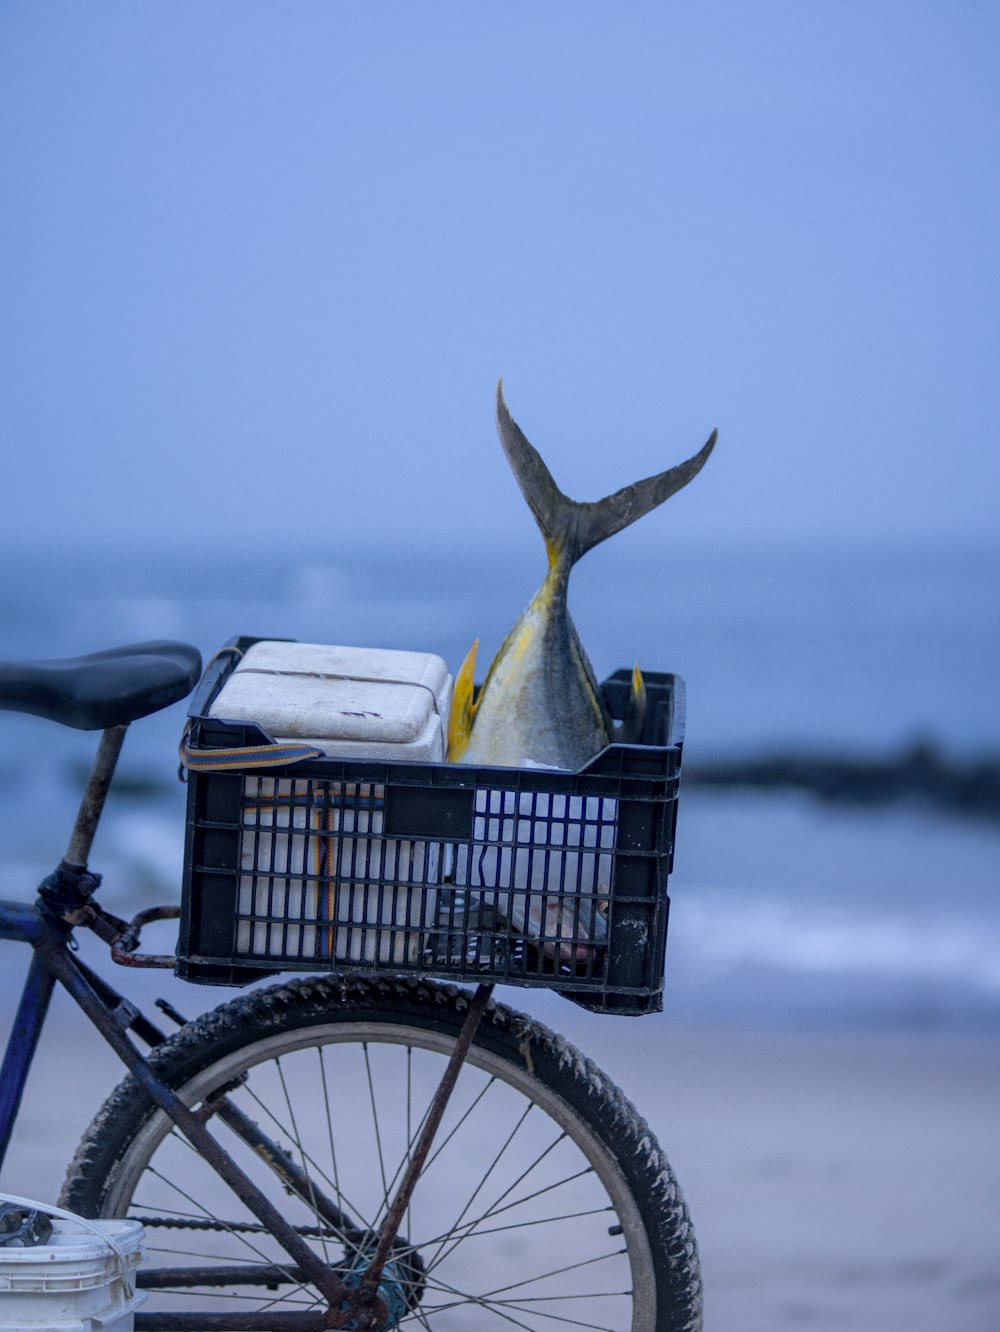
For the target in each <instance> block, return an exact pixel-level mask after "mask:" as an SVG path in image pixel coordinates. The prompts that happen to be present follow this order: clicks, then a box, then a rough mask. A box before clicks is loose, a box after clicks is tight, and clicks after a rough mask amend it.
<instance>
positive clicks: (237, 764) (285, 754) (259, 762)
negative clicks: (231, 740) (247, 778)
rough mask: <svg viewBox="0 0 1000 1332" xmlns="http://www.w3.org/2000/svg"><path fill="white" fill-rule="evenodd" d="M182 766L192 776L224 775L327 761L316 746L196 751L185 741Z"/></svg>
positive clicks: (181, 745)
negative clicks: (240, 769) (312, 759)
mask: <svg viewBox="0 0 1000 1332" xmlns="http://www.w3.org/2000/svg"><path fill="white" fill-rule="evenodd" d="M178 751H179V753H180V756H181V763H182V764H183V765H184V767H185V768H188V769H189V770H190V771H191V772H224V771H226V770H227V769H234V768H281V767H284V766H285V765H286V764H289V763H299V762H300V761H301V760H302V759H311V758H323V757H324V754H323V750H322V749H315V748H314V747H313V746H312V745H245V746H241V747H238V748H233V749H195V748H194V747H193V746H192V745H189V744H188V742H187V737H186V736H185V737H184V738H182V740H181V743H180V745H179V746H178Z"/></svg>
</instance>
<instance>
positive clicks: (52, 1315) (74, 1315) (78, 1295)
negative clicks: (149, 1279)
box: [0, 1221, 146, 1332]
mask: <svg viewBox="0 0 1000 1332" xmlns="http://www.w3.org/2000/svg"><path fill="white" fill-rule="evenodd" d="M87 1224H88V1226H93V1227H94V1229H99V1230H100V1231H101V1232H102V1233H103V1234H104V1235H107V1236H109V1237H110V1238H111V1239H113V1240H114V1242H115V1246H117V1250H116V1247H115V1246H113V1245H112V1244H110V1243H109V1242H108V1241H107V1240H106V1239H102V1238H101V1235H98V1234H95V1233H94V1231H93V1230H85V1229H83V1228H82V1226H81V1224H80V1223H78V1222H75V1221H55V1222H53V1226H52V1234H51V1236H50V1237H49V1240H48V1242H47V1243H46V1244H40V1245H36V1246H33V1247H31V1248H26V1249H21V1248H8V1247H3V1248H0V1332H132V1328H133V1326H134V1314H135V1311H136V1309H137V1308H138V1307H139V1305H140V1304H142V1303H143V1302H144V1301H145V1299H146V1296H145V1294H144V1292H142V1291H136V1290H135V1269H136V1268H137V1267H138V1265H139V1263H140V1262H141V1260H142V1226H141V1225H140V1224H139V1222H138V1221H94V1222H88V1223H87ZM122 1257H124V1260H125V1264H126V1267H127V1269H128V1270H127V1272H123V1271H122Z"/></svg>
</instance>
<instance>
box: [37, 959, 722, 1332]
mask: <svg viewBox="0 0 1000 1332" xmlns="http://www.w3.org/2000/svg"><path fill="white" fill-rule="evenodd" d="M467 1007H468V995H467V994H466V993H464V992H462V991H459V990H456V989H454V988H452V987H446V986H443V985H434V984H428V983H419V982H415V983H409V982H404V981H388V982H384V983H382V982H373V983H368V982H361V981H345V980H341V979H339V978H323V979H319V980H316V979H306V980H302V981H295V982H292V983H291V984H288V985H281V986H274V987H271V988H268V989H262V990H257V991H254V992H252V993H250V994H247V995H243V996H241V997H239V998H238V999H236V1000H234V1001H233V1002H231V1003H228V1004H225V1005H223V1006H222V1007H220V1008H218V1009H216V1010H215V1011H214V1012H212V1013H209V1014H207V1015H205V1016H204V1017H202V1018H199V1019H198V1020H197V1021H195V1022H192V1023H189V1024H188V1025H187V1026H186V1027H185V1028H183V1030H182V1031H180V1032H178V1033H177V1035H176V1036H174V1037H172V1038H171V1039H170V1040H169V1041H167V1042H165V1044H164V1045H162V1046H160V1047H159V1048H158V1049H157V1050H156V1051H155V1052H154V1053H153V1055H152V1056H151V1062H152V1063H153V1064H154V1066H155V1067H156V1069H157V1071H158V1072H159V1074H160V1075H161V1076H162V1077H163V1078H164V1079H165V1081H166V1082H167V1083H168V1084H169V1085H170V1086H172V1087H173V1088H175V1089H176V1090H177V1091H178V1092H179V1093H180V1095H181V1096H182V1098H183V1100H184V1101H185V1102H186V1103H187V1104H188V1105H190V1106H192V1107H197V1106H204V1105H205V1103H206V1101H208V1102H211V1100H212V1098H213V1094H217V1093H219V1092H220V1091H223V1092H224V1093H225V1095H226V1097H227V1098H228V1100H229V1102H230V1103H231V1104H233V1105H235V1106H236V1107H237V1108H238V1110H239V1111H241V1112H242V1120H241V1121H239V1122H242V1123H243V1124H244V1125H246V1124H247V1123H249V1122H251V1121H252V1122H253V1123H254V1124H256V1125H257V1126H259V1128H260V1130H261V1131H262V1133H263V1134H264V1135H266V1136H267V1138H269V1139H270V1141H272V1142H274V1143H277V1144H278V1145H279V1146H280V1147H281V1148H282V1149H283V1150H284V1152H285V1153H286V1154H287V1157H289V1158H290V1159H291V1161H292V1162H293V1164H294V1168H295V1171H296V1172H297V1179H298V1181H299V1183H298V1185H297V1187H296V1188H295V1189H294V1191H289V1189H288V1188H287V1187H285V1186H283V1185H282V1183H281V1182H279V1180H278V1179H276V1178H275V1175H274V1173H273V1172H272V1170H271V1169H270V1168H269V1166H268V1164H267V1162H266V1161H265V1160H264V1159H262V1155H266V1153H262V1152H261V1149H260V1146H259V1144H258V1148H257V1150H256V1151H254V1150H251V1149H250V1147H248V1145H247V1142H246V1133H245V1132H244V1133H243V1135H242V1136H241V1135H240V1134H239V1133H237V1132H234V1131H233V1129H232V1125H231V1123H230V1122H223V1118H222V1116H219V1115H217V1116H215V1117H214V1118H213V1119H212V1121H211V1123H212V1126H213V1132H214V1133H215V1134H216V1136H217V1138H218V1140H219V1141H220V1143H221V1144H222V1145H223V1146H224V1147H225V1148H226V1149H227V1150H228V1151H229V1152H230V1153H231V1154H232V1155H233V1157H234V1158H235V1159H236V1160H237V1162H238V1163H239V1164H240V1165H241V1166H242V1167H243V1168H244V1169H245V1170H246V1171H247V1173H248V1174H249V1175H250V1177H251V1178H252V1179H253V1180H254V1181H255V1182H256V1183H257V1184H258V1185H259V1186H260V1187H262V1188H264V1189H265V1191H267V1192H268V1193H269V1196H271V1197H272V1199H273V1200H274V1201H276V1202H277V1203H278V1204H279V1205H280V1206H281V1207H282V1210H283V1213H284V1215H285V1216H286V1217H287V1218H288V1219H289V1220H290V1221H291V1222H292V1223H293V1224H294V1225H296V1226H298V1227H299V1228H300V1230H301V1231H302V1233H303V1234H305V1235H306V1236H308V1237H309V1238H310V1239H311V1242H312V1243H313V1244H314V1245H315V1246H316V1248H317V1250H318V1251H319V1252H320V1253H321V1254H322V1255H323V1256H324V1258H325V1259H326V1260H327V1261H328V1262H329V1263H331V1264H332V1265H333V1266H335V1267H337V1268H338V1270H339V1271H340V1272H342V1273H345V1272H346V1271H348V1269H350V1268H351V1267H352V1266H354V1267H358V1266H359V1265H362V1264H363V1260H364V1255H365V1253H366V1252H369V1251H370V1243H369V1241H367V1240H366V1239H365V1238H364V1237H365V1236H371V1235H375V1234H376V1233H377V1231H378V1228H379V1226H380V1224H381V1221H382V1218H383V1217H384V1215H385V1211H386V1208H387V1206H388V1201H389V1200H391V1197H392V1195H393V1194H394V1192H395V1189H396V1186H397V1185H398V1181H399V1179H400V1177H401V1174H402V1171H403V1169H404V1168H405V1166H406V1163H407V1160H408V1155H409V1152H410V1151H411V1149H412V1145H413V1143H414V1140H415V1138H416V1135H417V1133H418V1131H419V1128H420V1122H421V1117H422V1115H423V1113H424V1111H425V1110H426V1108H427V1105H428V1104H429V1101H430V1098H431V1096H432V1094H433V1091H434V1089H435V1088H436V1086H437V1083H438V1081H439V1080H440V1076H441V1073H442V1070H443V1068H444V1065H445V1062H446V1060H447V1057H448V1055H449V1053H450V1051H451V1049H452V1047H453V1045H454V1042H455V1039H456V1037H457V1035H458V1031H459V1029H460V1027H461V1025H462V1021H463V1019H464V1016H465V1012H466V1010H467ZM237 1119H239V1116H237ZM286 1179H287V1176H286ZM324 1200H326V1202H327V1203H328V1204H332V1207H331V1206H324ZM62 1201H63V1203H64V1204H65V1205H66V1206H67V1207H70V1208H72V1209H73V1210H75V1211H78V1212H80V1213H81V1214H83V1215H86V1216H91V1217H99V1216H105V1217H115V1216H117V1217H123V1216H130V1217H136V1218H138V1219H140V1220H141V1221H142V1223H143V1225H144V1226H145V1227H146V1264H145V1267H144V1269H143V1270H144V1277H145V1278H146V1281H145V1283H146V1284H147V1285H148V1284H150V1283H151V1284H152V1286H153V1289H152V1290H151V1293H150V1300H149V1303H148V1304H147V1305H146V1306H145V1308H144V1311H143V1312H144V1313H145V1312H147V1311H149V1310H155V1309H163V1310H169V1309H181V1308H186V1309H202V1310H205V1311H211V1312H221V1311H229V1310H231V1311H233V1312H246V1311H249V1310H255V1309H262V1310H263V1309H266V1310H268V1311H278V1310H285V1311H294V1310H305V1309H312V1308H322V1307H324V1306H323V1302H322V1300H321V1299H320V1298H319V1297H318V1296H317V1294H316V1292H315V1291H314V1290H313V1289H312V1288H311V1287H309V1286H308V1285H306V1284H305V1283H304V1282H303V1281H302V1280H300V1279H299V1277H298V1274H297V1273H296V1272H295V1270H294V1268H293V1265H292V1264H291V1262H290V1260H289V1259H288V1258H287V1256H286V1255H285V1254H284V1252H283V1250H281V1249H280V1247H279V1246H277V1245H276V1244H275V1243H274V1242H273V1240H272V1239H271V1237H270V1236H269V1235H268V1234H266V1233H264V1232H263V1230H262V1228H261V1227H260V1226H259V1224H258V1223H257V1222H256V1220H255V1218H254V1217H253V1216H252V1215H251V1214H250V1213H249V1212H247V1211H246V1209H245V1208H244V1206H243V1204H241V1203H240V1202H239V1200H238V1199H237V1198H236V1197H235V1195H234V1194H232V1193H231V1192H230V1191H229V1190H228V1189H227V1187H226V1186H225V1185H224V1184H223V1183H222V1182H221V1180H220V1179H219V1178H218V1176H216V1175H215V1173H214V1172H213V1171H212V1170H211V1169H210V1167H208V1166H207V1165H206V1164H205V1162H204V1161H203V1160H202V1159H201V1158H200V1157H199V1156H198V1155H197V1154H196V1153H195V1152H194V1150H193V1149H192V1148H191V1147H190V1146H189V1145H188V1144H187V1142H186V1140H185V1139H184V1138H183V1137H182V1136H181V1135H180V1134H179V1133H178V1132H177V1130H176V1129H175V1128H174V1127H173V1125H172V1124H171V1123H170V1121H169V1120H168V1119H167V1117H166V1116H165V1115H164V1114H163V1112H162V1111H160V1110H158V1109H157V1108H156V1106H155V1105H154V1104H153V1102H152V1101H151V1100H150V1099H149V1097H148V1096H147V1095H146V1094H145V1093H144V1092H143V1091H142V1089H141V1087H140V1086H139V1085H138V1084H137V1083H136V1082H135V1081H134V1080H133V1079H131V1078H128V1079H126V1081H125V1082H124V1083H122V1085H121V1086H120V1087H119V1088H118V1090H117V1091H116V1092H115V1093H114V1094H113V1095H112V1096H111V1098H110V1099H109V1100H108V1102H107V1103H106V1104H105V1106H104V1107H103V1109H102V1110H101V1111H100V1113H99V1114H98V1116H97V1118H96V1119H95V1120H94V1122H93V1124H92V1125H91V1127H90V1129H89V1131H88V1133H87V1134H86V1136H85V1137H84V1139H83V1141H82V1142H81V1144H80V1147H79V1149H78V1151H77V1155H76V1158H75V1159H74V1162H73V1165H72V1166H71V1168H70V1172H69V1175H68V1176H67V1180H66V1184H65V1186H64V1189H63V1196H62ZM331 1214H333V1215H334V1216H336V1215H337V1214H341V1215H343V1216H344V1217H345V1218H347V1219H346V1220H345V1222H344V1224H343V1225H340V1224H337V1223H336V1222H334V1221H331ZM366 1245H368V1248H367V1249H366ZM194 1269H201V1270H200V1271H195V1270H194ZM209 1269H211V1270H212V1271H211V1274H209ZM382 1293H383V1298H386V1300H387V1303H388V1304H389V1306H390V1309H391V1310H392V1321H391V1322H390V1323H389V1324H387V1326H391V1327H402V1328H412V1329H414V1330H416V1329H419V1328H431V1329H433V1330H434V1332H490V1329H497V1332H499V1329H510V1328H525V1329H530V1332H556V1329H567V1328H587V1329H601V1330H602V1332H667V1330H668V1329H670V1330H671V1332H676V1330H678V1329H696V1328H698V1327H700V1326H701V1317H700V1310H701V1287H700V1281H699V1275H698V1263H697V1255H696V1251H695V1244H694V1235H693V1232H692V1229H691V1224H690V1221H689V1218H688V1215H687V1211H686V1208H685V1206H684V1202H683V1199H682V1197H681V1194H680V1191H679V1189H678V1187H677V1185H676V1182H675V1181H674V1178H673V1175H672V1173H671V1171H670V1167H669V1166H668V1164H667V1162H666V1160H665V1158H664V1157H663V1154H662V1152H661V1151H660V1149H659V1147H658V1145H657V1143H656V1141H655V1139H654V1138H653V1137H652V1135H651V1134H650V1132H649V1129H648V1128H647V1127H646V1125H645V1123H644V1122H643V1121H642V1119H640V1118H639V1116H638V1115H637V1114H636V1112H635V1110H634V1109H633V1108H632V1106H631V1105H630V1104H629V1103H628V1102H627V1101H626V1100H625V1098H624V1097H623V1096H622V1094H621V1092H620V1091H619V1090H618V1088H617V1087H615V1085H614V1084H613V1083H612V1082H611V1081H610V1080H609V1079H608V1078H607V1077H605V1076H604V1074H602V1073H601V1072H600V1071H599V1070H598V1069H597V1068H595V1067H594V1065H593V1064H591V1063H590V1061H589V1060H587V1059H585V1058H584V1057H583V1056H582V1055H580V1054H579V1053H578V1052H577V1051H576V1050H574V1049H573V1048H572V1047H571V1046H569V1045H568V1044H567V1043H566V1042H565V1041H563V1040H562V1039H561V1038H559V1037H557V1036H555V1035H554V1034H553V1033H552V1032H550V1031H549V1030H548V1029H547V1028H545V1027H543V1026H541V1025H540V1024H539V1023H536V1022H533V1021H531V1020H530V1019H529V1018H527V1017H524V1016H523V1015H521V1014H518V1013H515V1012H513V1011H512V1010H511V1009H508V1008H506V1007H505V1006H503V1005H499V1004H495V1005H491V1006H490V1008H489V1009H488V1010H487V1012H486V1014H485V1016H484V1017H483V1020H482V1022H481V1024H480V1027H479V1031H478V1033H477V1036H476V1040H475V1042H474V1044H473V1047H472V1050H471V1051H470V1054H469V1057H468V1060H467V1062H466V1065H465V1067H463V1069H462V1072H461V1075H460V1077H459V1080H458V1085H457V1087H456V1089H455V1092H454V1094H453V1096H452V1099H451V1102H450V1103H449V1106H448V1110H447V1112H446V1114H445V1118H444V1120H443V1122H442V1124H441V1127H440V1129H439V1130H438V1134H437V1137H436V1139H435V1142H434V1145H433V1147H432V1149H431V1154H430V1157H429V1159H428V1162H427V1165H426V1167H425V1169H424V1172H423V1174H422V1175H421V1177H420V1180H419V1182H418V1184H417V1189H416V1192H415V1194H414V1197H413V1201H412V1204H411V1207H410V1209H409V1212H408V1214H407V1216H406V1218H405V1220H404V1223H403V1226H402V1228H401V1232H400V1239H399V1242H398V1244H397V1248H396V1252H395V1254H394V1260H393V1262H392V1263H390V1264H389V1266H388V1267H387V1269H386V1278H385V1282H384V1288H383V1292H382Z"/></svg>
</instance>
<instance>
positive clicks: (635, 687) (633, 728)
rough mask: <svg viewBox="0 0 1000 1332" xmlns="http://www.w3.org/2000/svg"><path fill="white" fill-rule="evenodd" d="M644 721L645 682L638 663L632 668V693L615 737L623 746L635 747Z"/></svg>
mask: <svg viewBox="0 0 1000 1332" xmlns="http://www.w3.org/2000/svg"><path fill="white" fill-rule="evenodd" d="M645 721H646V682H645V680H644V679H643V678H642V671H640V670H639V663H638V662H636V663H635V665H634V666H633V667H632V692H631V694H630V695H629V700H628V704H627V705H626V709H625V716H624V718H623V720H622V724H621V727H620V728H619V730H618V734H617V736H616V737H615V739H616V740H618V741H619V742H620V743H621V744H623V745H637V744H639V742H640V737H641V736H642V728H643V726H644V724H645Z"/></svg>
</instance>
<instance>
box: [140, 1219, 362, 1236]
mask: <svg viewBox="0 0 1000 1332" xmlns="http://www.w3.org/2000/svg"><path fill="white" fill-rule="evenodd" d="M129 1220H130V1221H138V1222H139V1223H140V1225H143V1226H151V1227H154V1226H155V1227H158V1228H159V1229H160V1230H217V1231H219V1232H220V1233H221V1234H225V1233H226V1232H227V1231H232V1232H234V1233H235V1234H242V1235H269V1234H270V1233H271V1232H270V1231H269V1230H268V1228H267V1227H266V1226H262V1225H261V1224H260V1222H256V1223H254V1222H248V1221H232V1222H230V1221H210V1220H204V1221H202V1220H196V1219H194V1218H191V1219H190V1220H186V1221H185V1220H181V1219H180V1218H179V1217H173V1216H130V1217H129ZM295 1229H296V1230H297V1231H298V1233H299V1234H300V1235H302V1236H303V1238H305V1239H327V1240H334V1241H335V1240H337V1239H338V1238H340V1237H339V1236H338V1235H337V1234H336V1232H335V1231H332V1230H328V1229H326V1228H324V1227H323V1226H296V1227H295Z"/></svg>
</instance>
